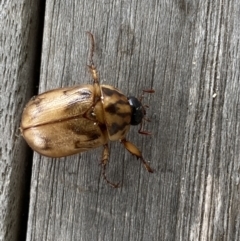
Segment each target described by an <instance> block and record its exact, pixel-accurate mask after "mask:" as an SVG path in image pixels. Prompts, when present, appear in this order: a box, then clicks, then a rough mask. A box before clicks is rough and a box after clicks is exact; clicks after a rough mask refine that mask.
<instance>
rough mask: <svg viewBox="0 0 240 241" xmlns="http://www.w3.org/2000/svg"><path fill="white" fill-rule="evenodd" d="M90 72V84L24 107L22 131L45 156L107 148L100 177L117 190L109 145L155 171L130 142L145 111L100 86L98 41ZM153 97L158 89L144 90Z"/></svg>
mask: <svg viewBox="0 0 240 241" xmlns="http://www.w3.org/2000/svg"><path fill="white" fill-rule="evenodd" d="M87 33H88V35H89V36H90V38H91V49H90V58H89V62H90V64H89V65H88V68H89V70H90V72H91V75H92V78H93V84H92V85H81V86H75V87H67V88H59V89H54V90H50V91H47V92H44V93H42V94H39V95H37V96H34V97H33V98H32V99H31V100H30V101H29V102H28V104H27V105H26V107H25V108H24V111H23V114H22V121H21V126H20V131H21V134H22V136H23V137H24V139H25V140H26V141H27V143H28V144H29V146H30V147H31V148H32V149H33V150H34V151H36V152H38V153H40V154H41V155H44V156H48V157H63V156H69V155H73V154H76V153H80V152H84V151H88V150H90V149H92V148H96V147H100V146H103V153H102V160H101V165H102V175H103V178H104V179H105V180H106V182H107V183H108V184H110V185H111V186H113V187H118V186H119V183H118V184H114V183H112V182H110V181H109V180H108V179H107V177H106V172H105V170H106V165H107V163H108V161H109V155H110V150H109V146H108V142H109V141H117V140H119V141H120V142H121V143H122V144H123V146H124V147H125V148H126V149H127V150H128V151H129V152H130V153H131V154H133V155H134V156H136V157H137V158H138V159H140V160H141V162H142V163H143V165H144V167H145V168H146V170H147V171H148V172H153V170H152V169H151V167H150V166H149V165H148V163H147V162H146V161H145V160H144V158H143V156H142V153H141V151H140V150H139V149H138V148H137V147H136V146H135V145H134V144H132V143H131V142H129V141H127V140H126V134H127V133H128V131H129V128H130V125H138V124H140V129H139V131H138V132H139V133H140V134H146V135H148V134H150V133H148V132H146V131H143V130H142V123H143V120H144V118H145V114H146V111H145V107H144V106H143V105H142V104H141V99H137V98H136V97H133V96H131V97H128V98H127V97H126V96H125V95H124V94H123V93H121V92H120V91H119V90H118V89H116V88H114V87H113V86H110V85H100V83H99V78H98V73H97V70H96V67H95V65H94V63H93V53H94V38H93V35H92V34H91V33H90V32H87ZM144 92H147V93H154V90H151V89H150V90H145V91H143V93H144Z"/></svg>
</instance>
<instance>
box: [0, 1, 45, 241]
mask: <svg viewBox="0 0 240 241" xmlns="http://www.w3.org/2000/svg"><path fill="white" fill-rule="evenodd" d="M39 2H40V1H30V0H13V1H1V3H0V66H1V71H0V91H1V92H0V93H1V94H0V96H1V111H0V113H1V114H0V116H1V122H0V132H1V147H0V148H1V151H0V153H1V154H0V203H1V204H0V240H4V241H8V240H11V241H13V240H20V239H21V238H24V237H26V234H25V233H26V221H27V216H28V213H27V210H28V200H29V194H28V191H29V190H28V189H29V188H28V185H29V182H30V176H29V174H30V173H29V171H30V167H31V166H30V165H31V162H32V160H31V159H32V154H31V153H29V151H27V149H28V150H29V148H27V145H26V143H25V142H24V141H23V139H22V138H21V136H20V132H19V126H20V119H21V113H22V110H23V107H24V105H25V104H26V101H27V100H28V99H29V98H30V96H31V95H33V92H34V84H35V83H36V78H35V77H36V75H37V74H38V75H39V73H37V70H36V63H37V53H38V52H39V49H37V46H38V43H39V38H38V37H39V14H40V13H41V11H40V4H39ZM37 78H39V77H37Z"/></svg>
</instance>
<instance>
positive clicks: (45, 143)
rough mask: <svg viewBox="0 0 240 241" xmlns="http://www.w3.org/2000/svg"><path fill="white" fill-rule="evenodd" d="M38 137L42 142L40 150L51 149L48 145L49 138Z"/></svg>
mask: <svg viewBox="0 0 240 241" xmlns="http://www.w3.org/2000/svg"><path fill="white" fill-rule="evenodd" d="M39 138H40V139H41V140H42V142H43V145H42V146H41V149H42V150H44V151H47V150H51V149H52V147H51V145H50V142H51V140H50V139H48V138H46V137H41V136H39Z"/></svg>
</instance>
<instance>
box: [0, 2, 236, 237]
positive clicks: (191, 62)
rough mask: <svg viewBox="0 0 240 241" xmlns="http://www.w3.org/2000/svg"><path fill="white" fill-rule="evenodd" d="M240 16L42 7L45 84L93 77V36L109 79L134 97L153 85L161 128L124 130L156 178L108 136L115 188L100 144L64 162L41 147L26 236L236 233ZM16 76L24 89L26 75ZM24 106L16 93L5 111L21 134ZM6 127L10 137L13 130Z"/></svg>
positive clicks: (213, 5) (210, 11) (226, 11)
mask: <svg viewBox="0 0 240 241" xmlns="http://www.w3.org/2000/svg"><path fill="white" fill-rule="evenodd" d="M239 13H240V3H239V2H238V1H237V0H234V1H230V0H229V1H216V0H213V1H207V0H204V1H188V2H187V1H164V0H160V1H154V0H150V1H147V0H144V1H136V0H135V1H131V2H130V1H105V0H104V1H92V0H90V1H79V2H75V1H71V0H70V1H67V0H65V1H58V2H52V1H47V2H46V12H45V24H44V36H43V49H42V65H41V75H40V90H39V91H40V92H43V91H45V90H48V89H52V88H57V87H60V86H69V85H77V84H83V83H91V81H92V80H91V76H90V74H89V72H88V69H87V67H86V64H87V58H88V53H89V47H90V43H89V38H88V37H87V35H86V33H85V31H87V30H88V31H91V32H92V33H93V34H94V36H95V39H96V53H95V56H94V61H95V63H96V66H97V67H98V70H99V73H100V78H101V83H104V84H106V83H107V84H110V85H113V86H116V87H117V88H119V89H121V90H122V91H123V92H124V93H126V95H128V94H135V95H137V96H138V95H140V94H141V90H142V89H146V88H154V89H155V91H156V93H155V94H154V95H152V96H146V97H145V98H144V102H145V103H148V104H149V105H150V108H149V110H148V116H149V117H150V118H151V120H152V122H151V123H150V124H148V125H147V126H146V128H147V130H149V131H152V132H153V135H152V136H151V137H148V136H141V135H139V134H138V133H137V130H138V129H137V128H132V130H131V132H130V134H129V136H128V139H129V140H131V141H132V142H134V143H135V144H136V145H137V146H138V147H139V148H140V149H141V150H142V151H143V155H144V157H145V158H146V160H148V161H150V163H151V166H152V167H153V168H154V170H155V173H154V174H149V173H147V172H146V171H145V169H144V168H143V167H142V165H141V164H140V163H139V161H138V160H136V158H133V157H132V156H131V155H130V154H129V153H127V151H125V150H124V148H123V147H122V146H120V144H119V143H111V160H110V163H109V166H108V169H107V175H108V178H109V179H110V180H112V181H114V182H118V181H121V182H122V187H121V188H119V189H113V188H111V187H109V186H108V185H106V184H105V182H104V181H103V179H102V177H101V172H100V166H99V165H98V163H99V161H100V159H101V148H99V149H97V150H92V151H90V152H88V153H83V154H79V155H75V156H71V157H68V158H61V159H51V158H45V157H42V156H40V155H38V154H35V155H34V160H33V170H32V171H33V172H32V182H31V192H30V195H31V198H30V207H29V220H28V228H27V240H238V239H239V236H240V234H239V230H240V211H239V210H240V202H239V199H240V190H239V176H240V164H239V163H240V162H239V160H240V151H239V150H240V148H239V147H240V142H239V136H240V127H239V125H240V114H239V113H240V102H239V99H240V98H239V96H240V87H239V86H240V80H239V59H240V58H239V57H240V53H239V36H240V27H239ZM30 42H31V41H30ZM15 45H17V46H18V43H16V44H14V47H15V48H17V47H16V46H15ZM8 51H10V50H6V53H7V52H8ZM3 59H4V58H3ZM5 66H8V65H6V64H5ZM13 66H14V65H13ZM16 66H18V68H20V70H22V71H23V69H24V68H23V67H22V65H20V64H19V65H18V63H16ZM19 66H20V67H19ZM10 71H11V73H12V74H15V75H16V76H18V75H17V73H18V72H17V73H16V72H15V69H14V68H12V69H11V70H10ZM30 72H31V71H29V70H27V71H26V73H27V74H28V75H29V74H31V73H30ZM3 73H4V72H3ZM24 73H25V72H24ZM1 74H2V73H1ZM30 78H31V77H30ZM3 79H4V83H5V84H6V83H8V82H9V81H10V80H9V79H10V78H6V77H5V78H3ZM11 79H13V77H11ZM25 79H27V80H26V82H25V83H24V86H27V85H28V78H26V77H25ZM12 81H13V80H12ZM9 83H11V82H9ZM14 83H15V84H16V85H17V86H22V79H21V78H17V81H15V82H14ZM10 86H12V85H10ZM14 88H15V87H14ZM14 88H12V89H11V90H12V91H13V90H14ZM31 88H32V87H30V89H31ZM16 89H18V88H16ZM1 90H2V93H1V96H2V97H5V96H4V95H3V93H4V91H5V89H3V88H1ZM24 91H25V92H26V91H28V94H27V95H29V90H26V87H24ZM24 91H23V93H24ZM5 92H7V90H6V91H5ZM11 93H14V92H11ZM12 98H13V97H12ZM8 101H9V102H3V103H12V101H11V97H8ZM22 102H24V101H22ZM22 102H20V103H21V106H19V105H18V103H19V99H18V96H17V97H15V98H14V103H15V104H16V106H17V107H14V108H13V112H12V113H13V114H12V115H10V114H9V120H10V121H9V122H10V123H12V122H13V123H14V125H15V127H16V128H15V129H14V132H13V133H14V134H15V133H16V132H17V126H18V124H16V123H18V122H19V120H20V113H18V112H19V111H18V110H19V109H21V108H22V104H23V103H22ZM2 109H4V110H7V109H8V107H7V105H6V104H4V106H3V108H2ZM14 110H15V111H14ZM5 115H6V114H5ZM13 116H14V117H15V116H17V117H16V118H13ZM1 117H2V118H1V119H2V123H3V120H5V119H6V118H5V116H4V115H2V116H1ZM6 120H8V119H6ZM1 130H3V133H4V135H3V136H4V139H7V137H9V136H11V135H9V133H12V128H11V125H10V127H9V129H4V126H3V124H2V125H1ZM9 139H13V138H12V137H11V138H9ZM17 141H19V139H17ZM14 143H16V141H15V142H14ZM22 143H24V142H23V141H22ZM15 145H16V144H15ZM21 145H23V144H18V146H19V147H21V148H23V146H21ZM2 146H3V147H4V148H5V146H6V145H2ZM12 146H14V145H13V144H12ZM4 148H3V151H2V153H3V154H4V155H5V156H6V157H5V159H3V160H15V162H14V161H12V162H11V163H10V165H11V168H12V170H15V166H14V165H16V155H17V154H18V157H19V149H17V150H18V152H14V153H15V154H16V153H17V154H16V155H13V154H11V155H10V154H6V153H10V151H9V152H7V151H6V150H11V148H12V147H11V148H9V146H7V148H9V149H6V148H5V149H4ZM21 153H24V152H21ZM4 155H3V156H4ZM12 155H13V156H12ZM23 155H24V154H23ZM14 157H15V158H14ZM6 158H9V159H6ZM24 159H25V157H23V158H21V160H24ZM5 162H6V161H5ZM21 165H22V164H21ZM17 169H18V167H17ZM2 170H3V169H2V168H1V171H2ZM19 173H21V175H22V173H23V171H21V170H20V172H19ZM15 180H21V177H17V176H16V179H15ZM9 182H13V180H12V179H11V180H9ZM20 184H21V182H18V183H17V185H20ZM5 185H6V184H5ZM13 186H14V185H13ZM15 186H16V185H15ZM15 186H14V187H15ZM17 187H18V186H17ZM19 191H20V190H19ZM14 195H15V197H18V198H20V197H19V195H18V192H15V193H14ZM14 195H13V194H12V197H14ZM10 203H11V199H10ZM13 206H14V205H13ZM14 214H15V213H10V214H9V215H10V218H13V217H14ZM16 215H17V214H16ZM13 230H14V229H12V230H11V231H13Z"/></svg>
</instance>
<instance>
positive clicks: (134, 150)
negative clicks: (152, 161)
mask: <svg viewBox="0 0 240 241" xmlns="http://www.w3.org/2000/svg"><path fill="white" fill-rule="evenodd" d="M120 141H121V143H122V144H123V145H124V147H125V148H126V149H127V150H128V151H129V152H130V153H131V154H132V155H134V156H136V157H137V159H138V158H140V159H141V162H142V163H143V165H144V167H145V168H146V170H147V171H148V172H151V173H153V169H152V168H151V167H150V166H149V165H148V164H147V162H146V161H145V160H144V159H143V156H142V153H141V151H140V150H139V149H138V148H137V147H136V146H135V145H134V144H132V143H131V142H129V141H127V140H126V139H122V140H120Z"/></svg>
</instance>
